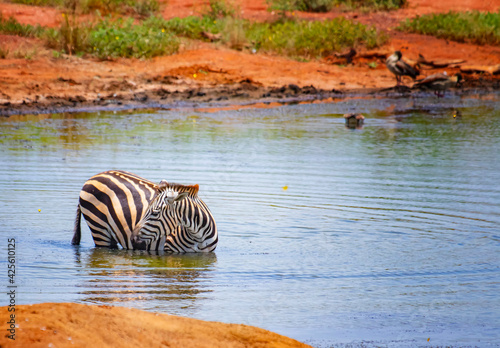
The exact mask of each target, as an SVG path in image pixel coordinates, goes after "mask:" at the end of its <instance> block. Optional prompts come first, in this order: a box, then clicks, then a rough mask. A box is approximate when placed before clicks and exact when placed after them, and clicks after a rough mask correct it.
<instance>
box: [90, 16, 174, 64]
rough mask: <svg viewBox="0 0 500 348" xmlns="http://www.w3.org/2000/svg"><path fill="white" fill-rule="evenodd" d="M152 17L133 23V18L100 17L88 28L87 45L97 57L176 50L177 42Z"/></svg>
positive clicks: (132, 55)
mask: <svg viewBox="0 0 500 348" xmlns="http://www.w3.org/2000/svg"><path fill="white" fill-rule="evenodd" d="M154 23H155V22H154V20H152V21H145V22H144V23H142V24H137V25H133V19H132V18H129V19H126V20H122V19H118V20H116V21H110V20H109V19H105V20H101V21H100V22H99V23H98V24H97V25H95V26H94V27H93V28H92V30H91V31H90V35H89V45H90V47H91V51H92V53H93V54H95V55H96V56H98V57H100V58H116V57H127V58H128V57H134V58H151V57H155V56H159V55H168V54H173V53H175V52H177V50H178V49H179V41H178V40H177V38H176V37H174V36H172V35H171V33H169V32H168V31H167V30H165V28H162V27H159V26H156V25H154Z"/></svg>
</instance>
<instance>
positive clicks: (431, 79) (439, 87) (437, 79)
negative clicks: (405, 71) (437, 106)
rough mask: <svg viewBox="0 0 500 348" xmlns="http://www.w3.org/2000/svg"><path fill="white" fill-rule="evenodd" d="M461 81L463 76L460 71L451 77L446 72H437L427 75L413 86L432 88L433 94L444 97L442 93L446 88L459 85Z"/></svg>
mask: <svg viewBox="0 0 500 348" xmlns="http://www.w3.org/2000/svg"><path fill="white" fill-rule="evenodd" d="M462 81H463V78H462V75H461V74H460V73H456V74H455V75H453V76H451V77H450V76H448V75H447V74H446V73H438V74H432V75H430V76H427V77H426V78H425V79H423V80H422V81H419V82H417V83H415V85H413V87H418V88H422V89H430V90H433V91H434V94H435V95H436V96H437V97H438V98H441V97H444V93H445V91H446V90H447V89H448V88H450V87H456V86H458V85H460V83H461V82H462ZM441 92H442V94H441Z"/></svg>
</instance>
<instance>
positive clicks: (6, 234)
mask: <svg viewBox="0 0 500 348" xmlns="http://www.w3.org/2000/svg"><path fill="white" fill-rule="evenodd" d="M455 109H458V110H459V111H460V112H461V116H459V117H453V115H454V110H455ZM346 112H362V113H363V114H364V115H365V116H366V120H365V124H364V127H363V128H362V129H355V130H352V129H347V128H346V127H345V125H344V119H343V117H342V114H344V113H346ZM0 149H1V157H0V188H1V190H0V238H1V243H0V253H1V255H2V256H1V257H0V260H1V264H0V267H1V269H3V271H2V272H0V277H1V278H0V281H1V283H2V284H7V280H8V279H7V271H6V260H7V240H8V239H9V238H15V240H16V265H17V267H18V268H17V273H16V278H15V281H16V285H17V298H16V301H17V304H29V303H39V302H69V301H74V302H79V303H88V304H110V305H119V306H129V307H135V308H140V309H144V310H149V311H157V312H162V313H169V314H175V315H181V316H188V317H194V318H199V319H204V320H216V321H222V322H228V323H244V324H249V325H255V326H258V327H262V328H265V329H268V330H273V331H276V332H278V333H281V334H284V335H288V336H291V337H293V338H296V339H298V340H301V341H303V342H306V343H309V344H311V345H313V346H316V347H330V346H335V347H338V346H340V347H359V346H363V347H371V346H382V347H415V346H438V345H452V346H479V347H489V346H497V345H498V344H500V185H499V184H500V95H499V94H493V95H482V96H481V95H480V96H469V97H462V98H460V97H456V96H453V97H450V96H447V97H446V98H443V99H439V100H438V99H436V98H434V97H432V98H430V97H429V98H427V97H420V98H414V99H404V98H399V99H351V100H341V101H338V102H332V103H326V104H309V105H288V106H282V107H279V108H274V109H252V108H249V109H242V110H239V111H234V110H233V111H218V112H202V111H199V110H198V111H197V110H196V109H181V110H166V111H144V110H142V111H137V110H136V111H130V112H122V113H113V112H101V113H94V114H58V115H43V116H12V117H9V118H2V119H0ZM108 169H123V170H127V171H131V172H134V173H136V174H139V175H141V176H143V177H145V178H148V179H151V180H153V181H157V182H159V181H160V180H162V179H166V180H168V181H174V182H180V183H185V184H194V183H198V184H199V185H200V196H201V197H202V198H203V199H204V201H205V202H206V203H207V205H208V206H209V208H210V209H211V211H212V213H213V215H214V216H215V218H216V221H217V224H218V229H219V238H220V239H219V240H220V242H219V246H218V248H217V250H216V252H215V253H212V254H209V255H146V254H144V253H141V252H131V251H124V250H102V249H96V248H94V245H93V241H92V238H91V235H90V231H89V229H88V227H87V226H86V224H85V222H84V221H83V220H82V227H83V228H82V233H83V238H82V245H81V246H80V247H73V246H72V245H71V244H70V241H71V238H72V235H73V223H74V218H75V212H76V206H77V203H78V195H79V191H80V189H81V187H82V186H83V183H84V182H85V181H86V180H87V179H88V178H89V177H90V176H92V175H94V174H96V173H99V172H101V171H104V170H108ZM6 291H7V285H5V286H4V292H6ZM0 297H1V299H0V301H1V304H2V305H6V304H7V303H8V298H7V296H6V295H2V296H0Z"/></svg>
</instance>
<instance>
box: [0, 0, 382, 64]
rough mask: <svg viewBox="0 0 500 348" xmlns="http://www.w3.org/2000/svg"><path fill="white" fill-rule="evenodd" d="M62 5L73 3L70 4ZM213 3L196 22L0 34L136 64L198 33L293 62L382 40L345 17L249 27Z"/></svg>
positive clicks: (4, 23) (68, 20)
mask: <svg viewBox="0 0 500 348" xmlns="http://www.w3.org/2000/svg"><path fill="white" fill-rule="evenodd" d="M68 1H73V4H74V3H75V2H74V1H76V0H68ZM218 1H219V0H213V1H211V2H210V4H209V6H210V7H209V9H208V12H207V14H205V15H203V16H201V17H196V16H191V17H186V18H174V19H171V20H165V19H163V18H160V17H155V16H151V17H148V18H147V19H145V20H142V21H135V22H134V19H133V18H127V19H115V20H112V19H111V17H105V18H103V17H98V19H97V20H96V22H94V23H83V24H82V23H80V22H79V21H78V20H77V15H76V14H75V12H73V14H72V15H69V16H68V15H67V14H64V20H63V21H62V23H61V26H60V27H59V28H41V27H32V26H30V25H22V24H20V23H18V22H17V21H16V20H15V19H13V18H10V19H8V20H4V19H3V18H2V17H0V32H3V33H8V34H12V35H23V36H33V37H40V38H42V39H43V40H45V42H46V46H48V47H49V48H52V49H54V50H55V51H57V52H64V53H67V54H76V55H83V54H91V55H94V56H97V57H99V58H102V59H108V58H118V57H125V58H131V57H133V58H141V59H142V58H151V57H155V56H160V55H169V54H173V53H175V52H177V51H178V49H179V44H180V38H181V37H183V38H189V39H195V40H208V39H207V38H206V37H205V35H203V33H204V32H208V33H211V34H218V35H219V36H220V41H221V43H222V44H224V45H226V46H228V47H231V48H236V49H243V48H248V49H252V50H256V51H260V52H268V53H273V54H278V55H284V56H289V57H292V58H294V59H298V60H308V59H314V58H319V57H325V56H328V55H330V54H332V53H333V52H338V51H342V50H344V49H346V48H350V47H359V46H363V47H366V48H369V49H370V48H374V47H377V46H380V45H382V44H384V43H385V42H387V40H388V36H387V35H386V34H385V33H383V32H378V31H377V30H376V29H375V28H373V27H366V26H365V25H363V24H360V23H357V22H354V21H350V20H347V19H345V18H336V19H333V20H326V21H304V20H291V19H286V18H282V19H280V20H279V21H277V22H274V23H259V22H251V21H249V20H244V19H240V18H237V17H235V16H234V15H232V14H234V12H232V10H231V8H229V7H223V6H222V5H220V4H219V2H218ZM73 8H74V7H73Z"/></svg>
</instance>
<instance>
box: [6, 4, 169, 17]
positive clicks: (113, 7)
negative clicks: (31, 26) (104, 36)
mask: <svg viewBox="0 0 500 348" xmlns="http://www.w3.org/2000/svg"><path fill="white" fill-rule="evenodd" d="M10 1H11V2H14V3H18V4H25V5H33V6H50V7H59V8H63V9H68V10H75V11H77V12H79V13H91V12H95V11H99V13H100V14H102V15H107V14H112V13H117V14H122V15H131V16H137V17H149V16H152V15H155V14H157V13H158V12H159V9H160V5H159V3H158V0H10Z"/></svg>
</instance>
